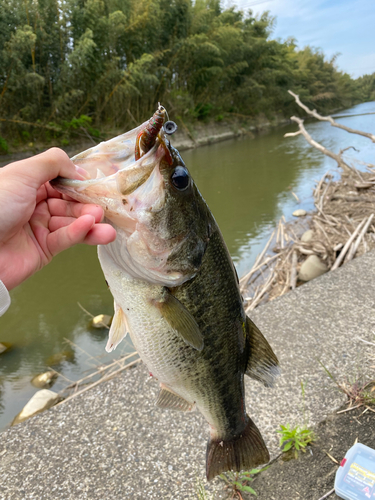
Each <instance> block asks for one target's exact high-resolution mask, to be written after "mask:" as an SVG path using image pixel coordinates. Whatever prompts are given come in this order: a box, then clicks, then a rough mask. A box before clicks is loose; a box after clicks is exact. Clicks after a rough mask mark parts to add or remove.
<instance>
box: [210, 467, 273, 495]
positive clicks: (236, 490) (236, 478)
mask: <svg viewBox="0 0 375 500" xmlns="http://www.w3.org/2000/svg"><path fill="white" fill-rule="evenodd" d="M267 468H268V467H263V468H262V469H251V470H250V471H242V472H225V473H224V474H220V476H219V478H220V479H221V480H222V481H224V482H225V483H226V486H227V488H228V489H230V490H231V491H232V495H233V496H234V495H236V496H237V498H239V499H242V495H241V492H242V493H250V494H251V495H255V496H257V494H256V491H255V490H254V489H253V488H252V487H251V486H249V483H251V482H252V481H253V480H254V476H255V475H256V474H259V472H262V471H264V470H266V469H267ZM233 496H232V498H233Z"/></svg>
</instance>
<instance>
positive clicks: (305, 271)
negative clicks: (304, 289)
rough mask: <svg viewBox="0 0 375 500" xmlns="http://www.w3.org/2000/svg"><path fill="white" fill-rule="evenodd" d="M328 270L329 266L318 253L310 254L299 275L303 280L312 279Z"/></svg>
mask: <svg viewBox="0 0 375 500" xmlns="http://www.w3.org/2000/svg"><path fill="white" fill-rule="evenodd" d="M327 271H328V267H327V266H326V264H324V262H322V261H321V260H320V259H319V257H318V256H317V255H309V256H308V257H307V259H306V260H305V262H304V263H303V264H302V266H301V269H300V270H299V273H298V277H299V279H300V280H302V281H310V280H313V279H314V278H317V277H318V276H321V275H322V274H324V273H326V272H327Z"/></svg>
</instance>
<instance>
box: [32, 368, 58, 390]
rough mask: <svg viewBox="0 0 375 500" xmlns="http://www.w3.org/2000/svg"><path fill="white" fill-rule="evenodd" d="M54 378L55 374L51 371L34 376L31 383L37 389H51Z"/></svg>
mask: <svg viewBox="0 0 375 500" xmlns="http://www.w3.org/2000/svg"><path fill="white" fill-rule="evenodd" d="M56 378H57V373H56V372H55V371H53V370H49V371H48V372H44V373H39V375H35V377H34V378H33V379H32V380H31V383H32V384H33V386H34V387H37V388H38V389H45V388H46V387H51V385H52V384H53V382H54V381H55V380H56Z"/></svg>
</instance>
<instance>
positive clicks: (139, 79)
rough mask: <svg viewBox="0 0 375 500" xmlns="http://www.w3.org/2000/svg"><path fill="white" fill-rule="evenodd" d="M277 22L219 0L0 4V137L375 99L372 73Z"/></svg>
mask: <svg viewBox="0 0 375 500" xmlns="http://www.w3.org/2000/svg"><path fill="white" fill-rule="evenodd" d="M273 23H274V19H273V18H272V17H270V16H269V14H267V13H265V14H263V15H262V16H260V17H254V16H253V14H252V12H251V11H248V12H247V13H244V12H241V11H238V10H237V9H236V8H234V7H232V8H230V9H225V10H224V9H222V8H221V6H220V1H219V0H195V1H194V2H193V1H192V0H0V127H1V129H0V136H4V137H6V138H7V139H8V140H9V138H10V137H13V139H12V140H20V139H22V138H24V139H25V140H28V138H29V136H30V134H32V135H33V136H34V135H35V134H39V135H40V134H42V135H43V136H44V138H45V139H48V137H52V136H53V135H56V134H57V135H58V134H60V133H61V131H62V130H65V131H67V130H71V131H72V130H80V129H82V128H83V129H84V130H87V129H88V127H89V126H90V127H91V128H90V133H93V134H95V133H98V132H97V131H98V130H100V131H103V130H106V129H107V130H108V129H109V128H111V129H126V128H128V127H133V126H134V125H136V124H138V123H140V122H141V121H143V120H145V119H146V118H147V117H149V116H150V115H151V114H152V113H153V111H154V110H155V107H156V104H157V102H158V101H160V102H161V103H162V104H164V105H165V106H166V107H167V109H168V111H169V113H170V115H171V117H173V119H176V120H177V121H178V120H183V121H184V122H185V121H186V122H191V121H192V120H196V119H200V120H204V119H213V120H222V119H223V118H226V117H229V116H234V117H238V118H239V119H241V117H244V118H245V117H247V116H250V117H253V116H256V115H258V114H259V113H264V114H265V115H266V116H268V117H271V116H275V115H276V114H281V115H285V116H290V115H291V114H292V113H295V112H298V111H297V109H296V107H295V104H294V100H293V98H292V97H291V96H290V95H289V94H288V93H287V90H288V89H292V90H293V91H294V92H296V93H298V94H300V96H301V99H302V100H303V101H304V102H305V103H306V104H308V105H310V106H312V107H314V108H316V109H317V110H318V111H320V112H322V113H326V112H329V111H332V110H334V109H338V108H344V107H348V106H350V105H352V104H355V103H357V102H362V101H366V100H372V99H374V100H375V74H373V75H371V76H364V77H362V78H359V79H357V80H353V79H352V78H351V77H350V76H349V75H348V74H345V73H342V72H340V71H338V70H337V69H336V67H335V59H334V58H333V59H331V60H327V59H326V58H325V56H324V54H323V53H322V52H321V51H320V50H318V49H313V48H311V47H306V48H304V49H303V50H298V49H297V47H296V41H295V40H294V39H292V38H290V39H288V40H286V41H283V42H281V41H278V40H272V39H270V34H271V32H272V29H273ZM28 124H33V125H32V126H31V125H28ZM95 129H97V130H95ZM1 144H3V149H4V148H5V147H6V146H4V144H5V142H4V141H3V142H1V140H0V148H1Z"/></svg>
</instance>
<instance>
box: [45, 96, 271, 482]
mask: <svg viewBox="0 0 375 500" xmlns="http://www.w3.org/2000/svg"><path fill="white" fill-rule="evenodd" d="M156 113H157V119H158V120H157V130H156V131H155V130H154V129H152V130H151V128H150V124H151V123H152V120H153V119H154V118H155V116H154V117H153V118H151V119H150V120H149V121H147V122H144V123H143V124H141V125H140V126H139V127H137V128H135V129H133V130H131V131H129V132H126V133H124V134H122V135H120V136H118V137H115V138H113V139H111V140H109V141H106V142H103V143H101V144H98V145H97V146H94V147H93V148H91V149H89V150H87V151H84V152H83V153H80V154H78V155H76V156H75V157H73V158H72V160H73V162H74V163H75V164H76V165H77V166H79V167H81V168H83V169H85V170H86V171H87V175H88V176H89V177H90V178H89V179H87V180H82V181H80V180H70V179H63V178H57V179H54V180H53V181H51V184H52V186H53V187H54V188H55V189H57V190H58V191H59V192H61V193H63V194H66V195H69V196H70V197H72V198H73V199H75V200H77V201H80V202H82V203H96V204H98V205H100V206H102V207H103V210H104V213H105V220H106V222H109V223H110V224H112V225H113V227H114V228H115V229H116V231H117V237H116V240H115V241H114V242H112V243H110V244H108V245H105V246H101V245H99V246H98V257H99V261H100V264H101V267H102V270H103V273H104V276H105V279H106V282H107V285H108V287H109V289H110V291H111V293H112V295H113V298H114V318H113V321H112V324H111V328H110V331H109V337H108V343H107V346H106V350H107V351H108V352H110V351H112V350H113V349H115V348H116V347H117V346H118V344H119V343H120V342H121V341H122V339H123V338H124V337H125V335H126V334H127V332H129V334H130V337H131V339H132V341H133V344H134V346H135V348H136V349H137V351H138V353H139V355H140V357H141V358H142V360H143V361H144V363H145V364H146V366H147V368H148V370H149V372H150V373H151V374H152V375H153V376H154V377H155V378H156V379H157V380H158V381H159V383H160V392H159V395H158V397H157V400H156V405H157V406H158V407H159V408H166V409H173V410H178V411H182V412H190V411H192V410H193V409H194V408H197V409H198V410H199V411H200V412H201V413H202V414H203V416H204V418H205V419H206V421H207V422H208V424H209V429H210V437H209V439H208V443H207V451H206V477H207V479H208V480H211V479H213V478H214V477H215V476H217V475H219V474H221V473H223V472H226V471H230V470H233V471H240V470H249V469H252V468H254V467H257V466H259V465H262V464H265V463H267V462H268V461H269V452H268V449H267V447H266V444H265V442H264V440H263V438H262V436H261V433H260V431H259V429H258V428H257V426H256V425H255V423H254V422H253V420H252V419H251V418H250V416H249V415H248V413H247V411H246V404H245V388H244V376H245V375H247V376H249V377H251V378H252V379H255V380H257V381H260V382H261V383H263V384H264V385H265V386H267V387H269V386H272V384H273V383H274V380H275V378H276V377H277V376H278V374H279V363H278V359H277V357H276V355H275V354H274V352H273V350H272V348H271V346H270V345H269V343H268V341H267V340H266V338H265V337H264V336H263V334H262V333H261V332H260V330H259V329H258V328H257V326H256V325H255V324H254V322H253V321H252V320H251V319H250V318H249V317H248V316H246V314H245V310H244V306H243V299H242V297H241V293H240V290H239V282H238V276H237V273H236V270H235V267H234V265H233V262H232V260H231V257H230V255H229V252H228V249H227V247H226V244H225V242H224V239H223V236H222V234H221V232H220V229H219V227H218V225H217V223H216V221H215V218H214V216H213V215H212V213H211V211H210V209H209V207H208V205H207V203H206V202H205V200H204V198H203V197H202V195H201V194H200V192H199V190H198V188H197V186H196V184H195V182H194V180H193V179H192V177H191V174H190V172H189V170H188V168H187V167H186V165H185V163H184V161H183V159H182V157H181V155H180V153H179V152H178V150H177V149H176V148H174V147H173V146H172V145H171V143H170V141H169V137H168V136H167V134H166V133H165V131H164V129H163V126H162V125H161V121H162V119H163V120H165V109H164V108H162V107H161V106H160V105H159V107H158V109H157V112H156ZM169 123H170V122H169ZM150 130H151V134H150ZM146 134H147V137H146V136H145V135H146ZM151 136H152V137H151ZM145 139H147V140H145ZM140 145H141V146H140Z"/></svg>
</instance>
